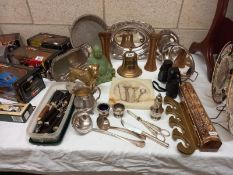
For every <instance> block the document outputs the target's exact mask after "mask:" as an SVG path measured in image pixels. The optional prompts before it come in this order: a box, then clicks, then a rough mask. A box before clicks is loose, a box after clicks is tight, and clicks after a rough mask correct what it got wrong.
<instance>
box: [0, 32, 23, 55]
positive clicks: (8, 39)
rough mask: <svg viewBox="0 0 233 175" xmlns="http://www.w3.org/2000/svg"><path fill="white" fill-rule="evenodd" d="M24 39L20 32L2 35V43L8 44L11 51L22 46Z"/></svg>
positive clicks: (0, 40) (0, 43)
mask: <svg viewBox="0 0 233 175" xmlns="http://www.w3.org/2000/svg"><path fill="white" fill-rule="evenodd" d="M22 43H23V42H22V40H21V37H20V34H19V33H11V34H4V35H0V45H3V46H6V47H7V49H8V52H11V51H13V50H15V49H17V48H18V47H20V46H22V45H23V44H22Z"/></svg>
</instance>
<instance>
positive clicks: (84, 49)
mask: <svg viewBox="0 0 233 175" xmlns="http://www.w3.org/2000/svg"><path fill="white" fill-rule="evenodd" d="M91 50H92V48H91V46H89V45H88V44H83V45H81V46H79V47H78V48H74V49H72V50H69V51H68V52H66V53H65V54H62V55H60V56H58V57H56V58H54V59H53V60H52V63H51V68H50V69H51V74H52V78H53V79H54V80H55V81H66V78H67V75H68V74H69V72H70V68H75V67H82V66H85V64H86V62H87V59H88V57H89V56H90V53H91Z"/></svg>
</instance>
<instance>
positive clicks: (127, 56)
mask: <svg viewBox="0 0 233 175" xmlns="http://www.w3.org/2000/svg"><path fill="white" fill-rule="evenodd" d="M137 57H138V56H137V54H136V53H135V52H133V51H131V50H130V51H127V52H125V53H124V55H123V63H122V65H121V66H120V67H119V68H118V69H117V73H118V74H119V75H121V76H122V77H126V78H134V77H138V76H140V75H141V74H142V70H141V69H140V67H139V66H138V62H137V61H138V58H137Z"/></svg>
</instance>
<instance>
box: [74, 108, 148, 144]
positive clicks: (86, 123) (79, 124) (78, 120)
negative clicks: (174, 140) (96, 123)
mask: <svg viewBox="0 0 233 175" xmlns="http://www.w3.org/2000/svg"><path fill="white" fill-rule="evenodd" d="M72 126H73V128H74V129H75V130H76V131H77V132H78V133H79V134H87V133H89V132H91V131H95V132H99V133H102V134H106V135H109V136H112V137H115V138H118V139H121V140H124V141H126V142H129V143H131V144H133V145H136V146H138V147H141V148H142V147H144V146H145V142H144V141H136V140H132V139H128V138H125V137H122V136H119V135H117V134H114V133H111V132H109V131H105V130H101V129H96V128H93V123H92V120H91V117H90V115H89V114H88V113H78V112H77V113H75V114H74V116H73V118H72Z"/></svg>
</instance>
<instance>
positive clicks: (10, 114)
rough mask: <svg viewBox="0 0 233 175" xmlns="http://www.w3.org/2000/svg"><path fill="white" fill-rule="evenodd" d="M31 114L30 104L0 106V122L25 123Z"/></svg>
mask: <svg viewBox="0 0 233 175" xmlns="http://www.w3.org/2000/svg"><path fill="white" fill-rule="evenodd" d="M32 112H33V106H32V105H31V104H30V103H27V104H24V103H15V104H0V121H7V122H18V123H25V122H26V121H27V119H28V118H29V117H30V115H31V113H32Z"/></svg>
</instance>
